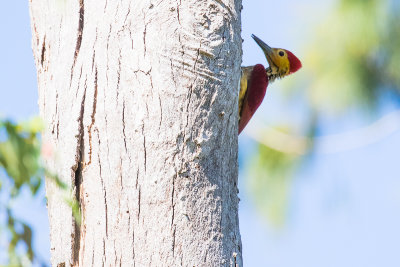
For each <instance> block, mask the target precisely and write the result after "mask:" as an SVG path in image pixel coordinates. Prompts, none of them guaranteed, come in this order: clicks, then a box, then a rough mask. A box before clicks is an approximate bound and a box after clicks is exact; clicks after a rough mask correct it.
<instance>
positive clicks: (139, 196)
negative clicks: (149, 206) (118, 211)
mask: <svg viewBox="0 0 400 267" xmlns="http://www.w3.org/2000/svg"><path fill="white" fill-rule="evenodd" d="M140 201H141V188H140V186H139V195H138V222H139V218H140Z"/></svg>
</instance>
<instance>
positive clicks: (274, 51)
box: [251, 34, 301, 82]
mask: <svg viewBox="0 0 400 267" xmlns="http://www.w3.org/2000/svg"><path fill="white" fill-rule="evenodd" d="M251 37H253V39H254V41H256V43H257V44H258V45H259V46H260V48H261V49H262V51H263V52H264V54H265V57H266V58H267V61H268V64H269V68H268V69H267V74H268V78H269V81H270V82H272V81H274V80H275V79H276V78H283V77H285V76H287V75H289V74H292V73H294V72H296V71H297V70H298V69H300V68H301V62H300V60H299V59H298V58H297V57H296V56H295V55H294V54H293V53H292V52H290V51H288V50H286V49H282V48H271V47H270V46H269V45H267V44H266V43H264V42H263V41H262V40H261V39H260V38H258V37H257V36H255V35H254V34H253V35H251Z"/></svg>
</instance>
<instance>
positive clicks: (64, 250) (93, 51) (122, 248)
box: [30, 0, 242, 267]
mask: <svg viewBox="0 0 400 267" xmlns="http://www.w3.org/2000/svg"><path fill="white" fill-rule="evenodd" d="M240 9H241V0H185V1H181V0H156V1H150V0H136V1H134V0H121V1H111V0H30V10H31V25H32V36H33V42H32V43H33V53H34V57H35V61H36V66H37V74H38V85H39V106H40V112H41V116H42V117H43V119H44V120H45V122H46V123H47V127H46V131H45V132H44V134H43V142H44V143H45V144H46V146H51V147H52V148H53V151H54V154H53V157H51V158H49V159H47V164H48V166H49V168H50V169H52V170H56V171H57V173H58V174H59V175H60V177H61V178H62V180H63V181H64V182H66V183H67V184H69V185H70V186H71V187H72V188H73V189H74V195H75V197H76V198H77V200H78V201H79V204H80V208H81V211H82V224H81V225H80V226H79V225H76V224H75V223H74V219H73V216H72V213H71V209H70V208H69V207H68V206H67V205H66V204H65V202H64V200H63V197H62V194H61V193H60V190H59V189H57V187H56V186H55V185H54V184H53V183H51V182H47V185H46V187H47V188H46V189H47V197H48V211H49V219H50V225H51V231H50V232H51V250H52V251H51V255H52V258H51V262H52V265H53V266H116V265H120V266H196V267H197V266H234V265H235V264H237V265H238V266H241V265H242V259H241V240H240V234H239V223H238V201H239V200H238V196H237V175H238V166H237V132H238V129H237V120H238V118H237V113H238V111H237V101H238V100H237V93H238V92H237V88H238V86H237V85H238V81H239V76H240V63H241V43H242V42H241V37H240V27H241V22H240ZM235 254H236V255H237V256H236V257H235V256H234V255H235Z"/></svg>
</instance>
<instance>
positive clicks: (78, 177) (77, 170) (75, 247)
mask: <svg viewBox="0 0 400 267" xmlns="http://www.w3.org/2000/svg"><path fill="white" fill-rule="evenodd" d="M85 100H86V81H85V89H84V92H83V97H82V101H81V110H80V113H79V118H78V123H79V133H78V135H77V147H76V155H75V162H76V164H75V165H74V166H73V167H72V169H73V171H74V177H73V184H74V191H75V199H76V201H77V203H78V205H79V208H81V184H82V171H83V167H84V163H83V153H84V142H83V138H84V127H83V117H84V114H85ZM73 225H74V228H75V230H74V233H73V240H72V253H73V255H72V256H73V262H74V263H75V264H78V263H79V249H80V236H81V226H80V225H79V224H78V223H77V222H76V221H75V220H73Z"/></svg>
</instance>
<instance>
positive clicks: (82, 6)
mask: <svg viewBox="0 0 400 267" xmlns="http://www.w3.org/2000/svg"><path fill="white" fill-rule="evenodd" d="M84 19H85V3H84V0H79V22H78V35H77V37H76V46H75V53H74V62H73V63H72V67H71V80H70V87H71V83H72V76H73V75H74V68H75V64H76V60H77V58H78V55H79V51H80V49H81V45H82V36H83V26H84Z"/></svg>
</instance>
